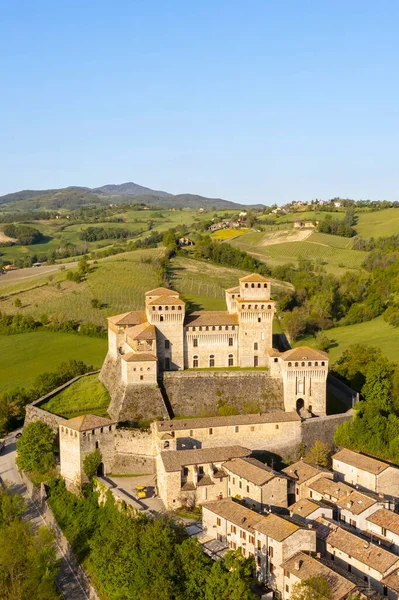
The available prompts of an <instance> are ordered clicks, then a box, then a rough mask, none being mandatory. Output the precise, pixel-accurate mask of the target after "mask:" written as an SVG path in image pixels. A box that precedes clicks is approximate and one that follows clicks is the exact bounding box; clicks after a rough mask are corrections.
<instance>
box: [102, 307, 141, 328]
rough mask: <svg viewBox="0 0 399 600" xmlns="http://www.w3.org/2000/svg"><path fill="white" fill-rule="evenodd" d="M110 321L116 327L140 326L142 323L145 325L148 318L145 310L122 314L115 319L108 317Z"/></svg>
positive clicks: (115, 316)
mask: <svg viewBox="0 0 399 600" xmlns="http://www.w3.org/2000/svg"><path fill="white" fill-rule="evenodd" d="M108 321H110V323H113V324H114V325H132V326H133V325H139V324H140V323H145V322H146V321H147V317H146V316H145V312H144V311H143V310H133V311H131V312H127V313H122V314H121V315H114V316H113V317H108Z"/></svg>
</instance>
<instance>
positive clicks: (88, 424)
mask: <svg viewBox="0 0 399 600" xmlns="http://www.w3.org/2000/svg"><path fill="white" fill-rule="evenodd" d="M112 424H113V421H111V420H110V419H104V418H103V417H97V416H96V415H81V416H80V417H74V418H73V419H68V421H63V422H62V423H61V425H64V427H68V428H69V429H74V430H75V431H88V430H89V429H96V428H97V427H108V426H109V425H112Z"/></svg>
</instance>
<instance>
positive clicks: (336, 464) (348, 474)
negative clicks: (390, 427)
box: [332, 448, 399, 502]
mask: <svg viewBox="0 0 399 600" xmlns="http://www.w3.org/2000/svg"><path fill="white" fill-rule="evenodd" d="M332 460H333V471H334V474H335V476H336V478H337V479H339V480H341V481H345V482H346V483H349V484H350V485H353V486H355V487H357V488H358V489H361V490H365V491H371V492H375V493H377V494H384V495H385V496H386V497H387V498H390V499H391V500H393V501H395V502H397V501H398V497H399V469H398V468H397V467H394V466H393V465H391V464H389V463H387V462H384V461H382V460H379V459H377V458H373V457H371V456H366V455H365V454H361V453H360V452H354V451H353V450H348V449H347V448H343V449H342V450H340V451H339V452H337V453H336V454H334V456H333V457H332Z"/></svg>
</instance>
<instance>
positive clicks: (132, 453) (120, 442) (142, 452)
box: [112, 429, 155, 475]
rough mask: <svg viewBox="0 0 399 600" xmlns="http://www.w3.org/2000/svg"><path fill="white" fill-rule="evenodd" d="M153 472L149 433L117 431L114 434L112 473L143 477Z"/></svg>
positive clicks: (151, 443)
mask: <svg viewBox="0 0 399 600" xmlns="http://www.w3.org/2000/svg"><path fill="white" fill-rule="evenodd" d="M154 472H155V462H154V443H153V436H152V434H151V431H140V430H139V429H118V430H117V431H116V433H115V460H114V464H113V465H112V473H114V474H120V475H126V474H136V475H140V474H141V475H144V474H149V473H154Z"/></svg>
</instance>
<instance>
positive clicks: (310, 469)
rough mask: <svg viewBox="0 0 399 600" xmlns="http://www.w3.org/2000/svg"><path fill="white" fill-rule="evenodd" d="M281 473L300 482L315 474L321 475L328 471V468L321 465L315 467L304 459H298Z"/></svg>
mask: <svg viewBox="0 0 399 600" xmlns="http://www.w3.org/2000/svg"><path fill="white" fill-rule="evenodd" d="M283 473H285V474H286V475H288V476H289V477H292V478H293V479H295V480H296V481H297V482H298V483H299V484H301V483H304V482H305V481H308V479H311V478H312V477H316V475H323V473H330V471H328V469H323V468H322V467H315V466H314V465H311V464H309V463H307V462H305V461H304V460H298V461H297V462H296V463H293V464H292V465H290V466H289V467H285V469H283Z"/></svg>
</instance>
